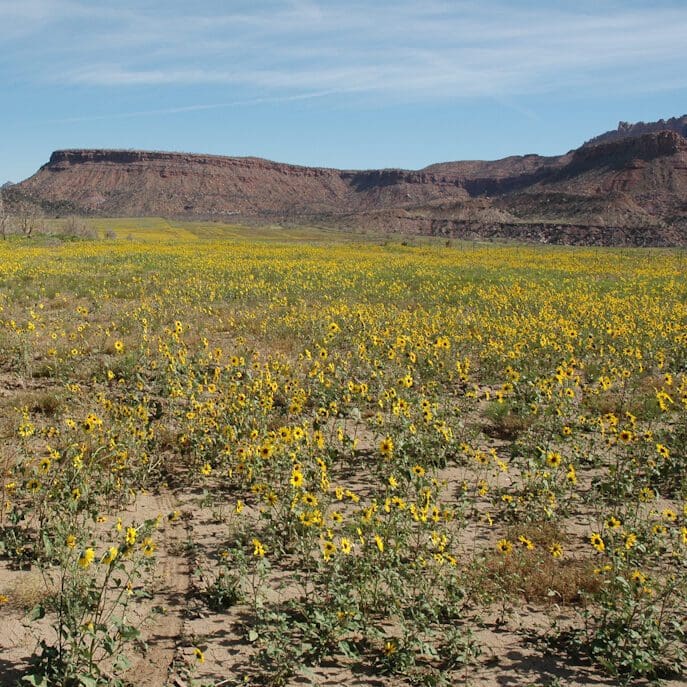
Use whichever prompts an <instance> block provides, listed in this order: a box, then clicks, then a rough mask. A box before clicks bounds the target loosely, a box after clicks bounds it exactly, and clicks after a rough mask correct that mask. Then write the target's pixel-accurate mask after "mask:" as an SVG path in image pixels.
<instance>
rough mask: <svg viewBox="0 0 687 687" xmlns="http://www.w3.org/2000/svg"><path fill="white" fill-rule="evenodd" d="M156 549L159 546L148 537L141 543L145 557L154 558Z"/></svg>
mask: <svg viewBox="0 0 687 687" xmlns="http://www.w3.org/2000/svg"><path fill="white" fill-rule="evenodd" d="M156 548H157V546H156V544H155V542H154V541H153V540H152V539H151V538H150V537H146V538H145V539H144V540H143V542H142V543H141V549H142V550H143V555H144V556H147V557H150V556H152V555H153V554H154V553H155V549H156Z"/></svg>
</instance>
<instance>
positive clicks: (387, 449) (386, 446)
mask: <svg viewBox="0 0 687 687" xmlns="http://www.w3.org/2000/svg"><path fill="white" fill-rule="evenodd" d="M393 450H394V441H393V439H392V438H391V437H387V438H386V439H383V440H382V442H381V443H380V444H379V452H380V453H381V454H382V456H383V457H384V458H390V457H391V454H392V453H393Z"/></svg>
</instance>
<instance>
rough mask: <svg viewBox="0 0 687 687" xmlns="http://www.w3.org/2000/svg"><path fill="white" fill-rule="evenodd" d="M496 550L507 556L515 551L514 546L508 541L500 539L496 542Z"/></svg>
mask: <svg viewBox="0 0 687 687" xmlns="http://www.w3.org/2000/svg"><path fill="white" fill-rule="evenodd" d="M496 550H497V551H498V552H499V553H500V554H503V555H504V556H507V555H508V554H509V553H511V551H512V550H513V544H512V543H511V542H509V541H508V539H499V540H498V541H497V542H496Z"/></svg>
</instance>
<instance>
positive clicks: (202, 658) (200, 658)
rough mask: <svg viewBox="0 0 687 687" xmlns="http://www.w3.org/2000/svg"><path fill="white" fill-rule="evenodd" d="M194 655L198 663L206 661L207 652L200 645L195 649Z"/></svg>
mask: <svg viewBox="0 0 687 687" xmlns="http://www.w3.org/2000/svg"><path fill="white" fill-rule="evenodd" d="M193 655H194V656H195V657H196V661H198V663H205V654H204V653H203V652H202V651H201V650H200V649H199V648H198V647H195V648H194V649H193Z"/></svg>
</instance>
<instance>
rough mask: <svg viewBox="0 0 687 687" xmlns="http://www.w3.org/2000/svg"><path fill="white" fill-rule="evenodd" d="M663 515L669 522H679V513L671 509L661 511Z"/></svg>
mask: <svg viewBox="0 0 687 687" xmlns="http://www.w3.org/2000/svg"><path fill="white" fill-rule="evenodd" d="M661 515H662V516H663V518H664V519H665V520H667V521H668V522H675V521H676V520H677V513H676V512H675V511H674V510H672V509H671V508H664V509H663V510H662V511H661Z"/></svg>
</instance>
